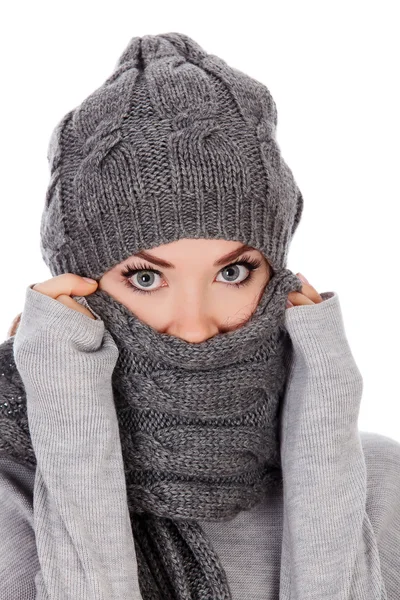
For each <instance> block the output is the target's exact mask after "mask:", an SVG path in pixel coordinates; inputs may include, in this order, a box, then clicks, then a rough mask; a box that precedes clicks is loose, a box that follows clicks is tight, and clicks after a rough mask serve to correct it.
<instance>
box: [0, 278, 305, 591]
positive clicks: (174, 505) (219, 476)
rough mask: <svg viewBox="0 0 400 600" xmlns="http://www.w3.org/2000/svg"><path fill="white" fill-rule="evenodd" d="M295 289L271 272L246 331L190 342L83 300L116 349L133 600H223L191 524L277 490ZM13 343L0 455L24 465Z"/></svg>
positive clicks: (6, 369)
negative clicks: (136, 591)
mask: <svg viewBox="0 0 400 600" xmlns="http://www.w3.org/2000/svg"><path fill="white" fill-rule="evenodd" d="M301 286H302V283H301V281H300V280H299V279H298V278H297V277H296V276H295V275H294V274H293V273H292V272H291V271H290V270H289V269H287V268H282V269H281V270H278V271H275V272H274V273H273V275H272V277H271V278H270V280H269V282H268V284H267V286H266V288H265V290H264V293H263V295H262V297H261V300H260V302H259V304H258V306H257V308H256V310H255V311H254V313H253V314H252V316H251V317H250V319H249V320H248V321H247V322H246V323H244V324H243V325H242V326H241V327H239V328H238V329H235V330H233V331H230V332H228V333H224V334H218V335H216V336H214V337H212V338H210V339H208V340H206V341H204V342H202V343H199V344H192V343H188V342H186V341H184V340H182V339H180V338H177V337H175V336H170V335H166V334H163V333H159V332H157V331H156V330H155V329H153V328H152V327H150V326H148V325H147V324H146V323H144V322H143V321H140V320H139V319H138V318H136V316H135V315H134V314H133V313H132V312H130V311H129V310H128V309H127V308H126V307H125V306H124V305H123V304H121V303H119V302H118V301H116V300H114V298H112V297H111V296H110V295H109V294H108V293H107V292H105V291H104V290H99V289H98V290H97V291H96V292H95V293H94V294H91V295H90V296H87V297H81V298H82V299H81V300H80V301H81V302H82V303H83V304H84V305H86V306H87V307H89V308H90V309H92V311H94V312H95V313H96V315H97V316H99V317H100V318H102V319H103V320H104V323H105V327H106V328H107V329H108V330H109V332H110V333H111V335H112V336H113V339H114V341H115V343H116V344H117V346H118V349H119V357H118V360H117V364H116V366H115V369H114V372H113V376H112V377H113V391H114V402H115V405H116V409H117V416H118V422H119V430H120V437H121V446H122V454H123V460H124V470H125V478H126V485H127V497H128V505H129V512H130V518H131V525H132V531H133V534H134V540H135V547H136V553H137V561H138V575H139V585H140V591H141V594H142V597H143V600H205V599H207V600H209V599H210V600H211V599H215V600H230V599H231V593H230V590H229V585H228V582H227V578H226V574H225V571H224V569H223V566H222V565H221V563H220V560H219V557H218V555H217V554H216V552H215V551H214V549H213V547H212V545H211V542H210V541H209V540H208V538H207V536H206V535H205V533H204V531H203V530H202V528H201V526H200V525H199V523H198V522H197V521H198V520H203V519H204V520H216V521H225V520H230V519H232V518H233V517H234V516H235V515H236V514H237V513H238V512H239V511H241V510H246V509H250V508H251V507H253V506H254V505H255V504H257V503H258V502H259V501H260V500H261V499H262V496H263V494H264V493H265V491H266V489H267V487H269V486H271V485H276V484H277V483H281V481H282V479H281V463H280V447H279V437H280V436H279V408H280V405H281V402H280V400H281V398H282V394H283V392H284V388H285V381H286V366H285V365H286V364H287V363H286V360H287V353H288V352H289V350H290V338H289V337H288V335H287V332H286V330H285V328H284V326H283V323H284V315H285V310H286V300H287V295H288V293H289V292H290V291H300V290H301ZM13 340H14V338H13V337H12V338H9V339H8V340H6V341H5V342H4V343H3V344H2V345H1V346H0V349H1V351H0V373H1V375H0V380H1V381H0V452H7V453H8V454H9V455H11V456H14V457H15V458H17V459H18V460H22V461H26V462H28V463H30V464H33V465H34V464H35V456H34V452H33V449H32V445H31V441H30V436H29V429H28V420H27V411H26V397H25V390H24V387H23V384H22V381H21V379H20V377H19V374H18V371H17V370H16V367H15V363H14V359H13V351H12V344H13Z"/></svg>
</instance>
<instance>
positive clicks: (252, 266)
mask: <svg viewBox="0 0 400 600" xmlns="http://www.w3.org/2000/svg"><path fill="white" fill-rule="evenodd" d="M234 265H243V266H245V267H246V268H247V269H249V271H250V273H249V275H248V276H247V277H246V279H244V280H243V281H240V282H239V283H225V284H224V285H227V286H229V287H233V286H234V287H236V288H240V287H242V286H243V285H247V284H249V283H250V281H251V280H252V278H253V271H255V270H256V269H258V267H259V266H260V265H261V261H260V260H257V259H256V258H253V257H252V256H248V255H244V256H243V257H242V259H241V260H237V261H235V262H233V263H230V264H229V265H226V266H225V267H223V269H227V268H228V267H232V266H234ZM223 269H221V270H223ZM139 271H152V272H153V273H157V275H160V276H162V272H161V271H158V270H157V269H153V268H151V267H148V266H146V265H145V264H144V263H139V264H138V265H135V266H133V265H126V267H125V268H124V269H123V270H122V271H121V275H122V277H123V278H124V279H123V284H124V285H125V286H126V287H127V288H129V289H131V290H132V291H133V292H138V293H139V294H153V293H155V292H158V291H159V289H160V288H158V289H156V290H141V289H139V288H138V287H136V286H135V285H133V284H132V283H131V282H130V281H129V279H130V277H133V275H135V274H136V273H138V272H139ZM219 283H224V282H219Z"/></svg>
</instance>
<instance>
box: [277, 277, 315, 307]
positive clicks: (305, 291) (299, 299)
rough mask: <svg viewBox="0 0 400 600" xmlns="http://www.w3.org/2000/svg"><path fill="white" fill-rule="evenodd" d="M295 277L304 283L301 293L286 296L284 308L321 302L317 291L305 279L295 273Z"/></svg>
mask: <svg viewBox="0 0 400 600" xmlns="http://www.w3.org/2000/svg"><path fill="white" fill-rule="evenodd" d="M296 275H297V277H298V278H299V279H301V281H304V285H303V287H302V288H301V292H290V294H289V295H288V301H287V304H286V308H287V309H288V308H291V307H292V306H296V305H297V306H300V305H301V304H319V303H320V302H323V299H322V297H321V296H320V295H319V294H318V292H317V290H316V289H315V288H314V287H313V286H312V285H311V284H310V283H309V282H308V281H307V279H306V278H305V277H304V275H302V274H301V273H296Z"/></svg>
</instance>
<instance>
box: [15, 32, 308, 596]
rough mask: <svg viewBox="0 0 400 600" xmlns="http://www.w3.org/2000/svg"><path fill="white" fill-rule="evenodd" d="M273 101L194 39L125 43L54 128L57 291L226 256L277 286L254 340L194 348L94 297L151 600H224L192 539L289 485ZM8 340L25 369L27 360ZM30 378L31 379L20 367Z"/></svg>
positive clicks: (289, 283) (219, 580)
mask: <svg viewBox="0 0 400 600" xmlns="http://www.w3.org/2000/svg"><path fill="white" fill-rule="evenodd" d="M276 124H277V112H276V107H275V104H274V101H273V99H272V97H271V95H270V93H269V91H268V89H267V88H266V87H265V86H264V85H262V84H261V83H259V82H257V81H255V80H253V79H251V78H250V77H248V76H246V75H245V74H244V73H241V72H240V71H238V70H236V69H233V68H231V67H229V66H228V65H227V64H226V63H225V62H224V61H223V60H221V59H219V58H218V57H216V56H214V55H210V54H207V53H206V52H205V51H204V50H203V49H202V48H201V47H200V46H199V45H198V44H197V43H196V42H194V41H193V40H192V39H190V38H189V37H188V36H185V35H183V34H178V33H169V34H164V35H156V36H143V37H142V38H138V37H137V38H133V39H132V40H131V42H130V43H129V45H128V47H127V48H126V49H125V51H124V52H123V54H122V55H121V57H120V59H119V60H118V63H117V65H116V67H115V70H114V72H113V74H112V75H111V76H110V77H109V78H108V79H107V80H106V82H105V83H104V84H103V85H102V86H101V87H100V88H99V89H97V90H96V91H95V92H94V93H93V94H91V95H90V96H89V97H88V98H87V99H86V100H85V101H84V102H82V104H81V105H80V106H78V107H77V108H75V109H74V110H72V111H70V112H69V113H68V114H67V115H66V116H65V117H64V118H63V119H62V121H61V122H60V123H59V124H58V126H57V127H56V129H55V131H54V133H53V135H52V139H51V143H50V146H49V155H48V156H49V162H50V169H51V181H50V185H49V189H48V193H47V197H46V202H45V207H44V211H43V216H42V222H41V249H42V255H43V258H44V260H45V262H46V264H47V265H48V266H49V268H50V270H51V273H52V274H53V275H58V274H60V273H64V272H74V273H77V274H78V275H82V276H83V275H85V276H88V277H93V278H99V277H101V275H103V274H104V272H106V271H107V270H108V269H109V268H111V267H113V266H114V265H115V264H117V263H120V262H121V261H123V260H125V259H126V258H128V257H129V256H131V255H132V254H134V253H135V252H137V251H138V250H140V249H147V248H152V247H155V246H158V245H160V244H165V243H168V242H172V241H175V240H177V239H180V238H193V237H201V238H210V239H215V238H221V239H227V240H236V241H241V242H243V243H245V244H248V245H251V246H254V247H255V248H257V249H259V250H260V251H261V252H263V253H264V255H265V256H266V257H267V258H268V260H269V262H270V264H271V266H272V268H273V270H274V272H273V275H272V277H271V279H270V281H269V283H268V285H267V286H266V288H265V290H264V294H263V296H262V298H261V300H260V302H259V305H258V307H257V309H256V311H255V313H254V314H253V315H252V317H251V319H250V320H249V322H248V323H246V324H244V325H243V326H242V327H241V328H239V329H237V330H235V331H233V332H229V333H227V334H224V335H217V336H215V337H214V338H212V339H210V340H207V341H206V342H203V343H202V344H188V343H187V342H185V341H183V340H180V339H177V338H174V337H172V336H166V335H164V334H160V333H158V332H157V331H155V330H154V329H152V328H151V327H149V326H147V325H146V324H145V323H142V322H141V321H139V320H138V319H137V318H136V316H135V315H133V314H132V313H131V312H130V311H129V310H128V309H126V308H125V307H124V306H123V305H121V304H120V303H119V302H117V301H116V300H115V299H114V298H112V297H111V296H110V295H109V294H108V293H106V292H104V291H102V290H96V292H95V293H94V294H92V295H90V296H88V297H86V298H85V302H87V304H88V306H89V307H90V308H91V309H92V310H94V311H95V312H96V314H97V316H98V317H99V318H101V319H102V320H103V321H104V323H105V326H106V328H107V330H108V331H109V332H110V333H111V335H112V337H113V338H114V341H115V343H116V345H117V347H118V350H119V357H118V361H117V364H116V367H115V370H114V372H113V381H112V383H113V392H114V395H115V404H116V407H117V415H118V420H119V426H120V434H121V443H122V453H123V458H124V466H125V476H126V483H127V492H128V504H129V509H130V515H131V523H132V530H133V532H134V536H135V544H136V549H137V557H138V569H139V583H140V590H141V593H142V596H143V598H144V600H150V599H151V600H156V599H157V600H204V599H205V598H207V599H208V598H214V599H215V600H229V599H230V598H231V592H230V590H229V585H228V582H227V579H226V574H225V572H224V569H223V567H222V565H221V563H220V560H219V558H218V555H217V554H216V553H215V551H214V550H213V548H212V545H211V544H210V542H209V540H208V538H207V536H206V535H205V534H204V532H203V530H202V528H201V527H200V526H199V524H198V523H197V522H196V521H198V520H199V519H211V520H226V519H231V518H233V517H234V516H235V515H236V514H237V513H238V512H239V511H240V510H243V509H248V508H251V507H252V506H254V505H255V504H256V503H257V502H259V500H260V498H261V497H262V495H263V494H264V493H265V489H266V487H267V486H269V485H274V482H277V481H280V480H281V465H280V456H279V433H278V409H279V404H280V400H281V398H282V395H283V390H284V386H285V381H286V369H285V353H286V351H287V350H288V346H287V343H288V340H287V335H286V333H285V331H284V328H283V319H284V314H285V309H286V299H287V295H288V294H289V293H290V292H291V291H295V290H296V291H300V290H301V288H302V282H301V281H300V280H299V279H298V278H297V277H296V276H295V275H294V274H293V273H291V271H290V270H289V269H287V268H286V259H287V253H288V248H289V244H290V241H291V238H292V236H293V234H294V232H295V229H296V227H297V225H298V223H299V220H300V217H301V213H302V209H303V199H302V195H301V193H300V190H299V189H298V187H297V185H296V183H295V180H294V178H293V175H292V173H291V171H290V169H289V167H288V166H287V165H286V163H285V162H284V160H283V158H282V156H281V153H280V149H279V147H278V144H277V141H276ZM20 343H22V340H21V338H20V337H19V336H18V333H17V335H16V340H15V353H14V355H15V359H16V365H17V367H18V364H19V362H18V361H19V358H18V357H19V356H21V357H22V356H24V353H25V352H26V349H24V347H23V346H22V347H20V345H19V344H20ZM20 366H21V369H22V363H21V365H20Z"/></svg>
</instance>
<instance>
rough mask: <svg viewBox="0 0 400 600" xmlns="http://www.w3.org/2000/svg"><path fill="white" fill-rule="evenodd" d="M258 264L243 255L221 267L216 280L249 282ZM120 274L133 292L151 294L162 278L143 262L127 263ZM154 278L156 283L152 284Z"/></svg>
mask: <svg viewBox="0 0 400 600" xmlns="http://www.w3.org/2000/svg"><path fill="white" fill-rule="evenodd" d="M260 265H261V261H260V260H258V259H256V258H253V257H252V256H248V255H245V256H243V258H242V259H241V260H238V261H237V262H234V263H231V264H230V265H227V266H226V267H224V268H223V269H221V270H220V271H219V273H218V277H219V275H222V276H223V279H222V280H221V279H218V278H217V279H216V281H217V282H221V283H224V284H225V285H229V286H230V287H235V288H239V287H241V286H243V285H247V284H249V283H250V281H251V280H252V271H255V270H256V269H258V267H259V266H260ZM121 275H122V277H123V280H122V281H123V283H124V285H125V286H126V287H128V288H130V289H131V290H132V291H133V292H139V293H140V294H152V293H154V292H157V291H158V290H159V289H161V287H162V286H160V285H157V278H160V279H162V273H161V271H158V270H157V269H153V268H152V267H148V266H146V265H144V264H139V265H137V266H135V267H134V266H130V265H127V266H126V267H125V268H124V270H123V271H121ZM135 278H136V281H135ZM155 280H156V285H154V283H155Z"/></svg>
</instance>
